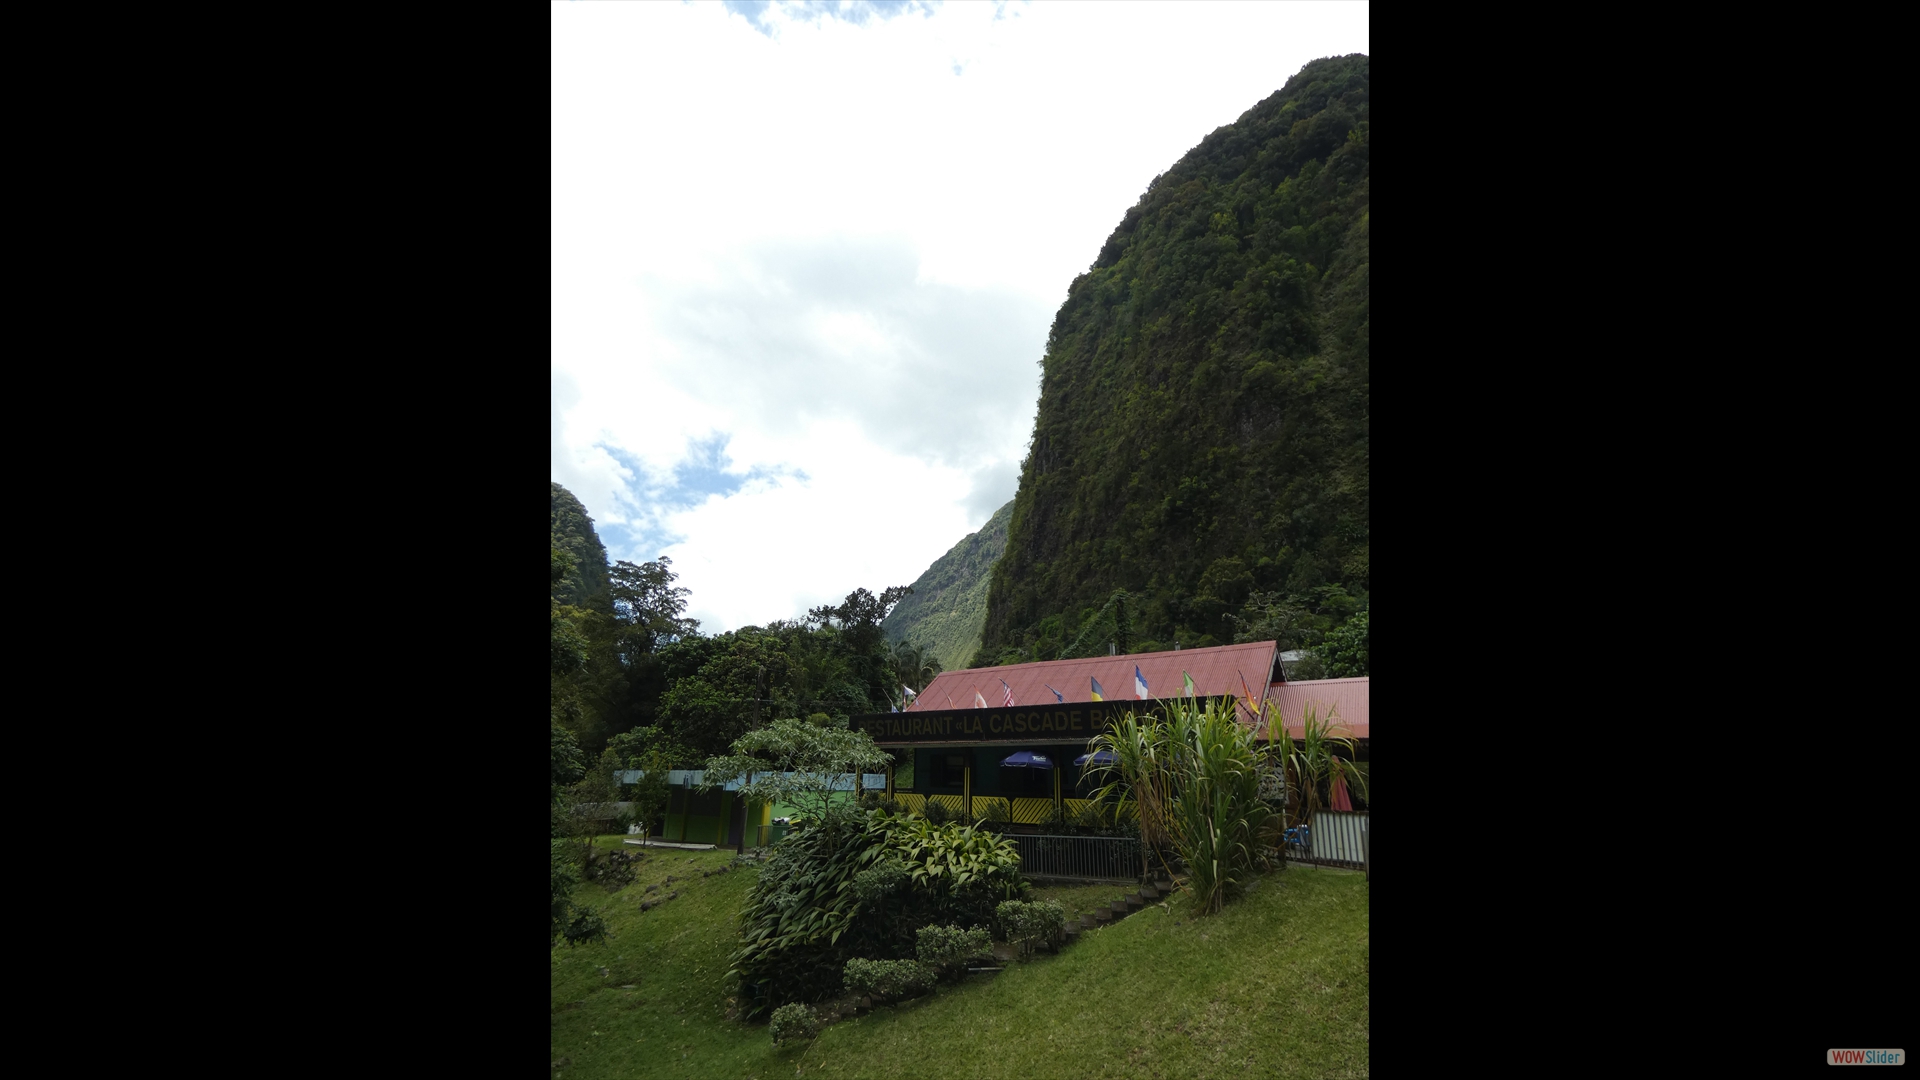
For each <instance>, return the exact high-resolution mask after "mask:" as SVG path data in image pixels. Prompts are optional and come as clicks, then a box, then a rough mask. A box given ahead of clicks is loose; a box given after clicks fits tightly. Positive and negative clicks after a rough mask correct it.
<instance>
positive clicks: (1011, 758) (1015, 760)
mask: <svg viewBox="0 0 1920 1080" xmlns="http://www.w3.org/2000/svg"><path fill="white" fill-rule="evenodd" d="M1000 764H1001V765H1003V766H1013V767H1015V768H1021V769H1051V768H1053V762H1051V761H1049V760H1047V755H1045V754H1036V753H1034V752H1033V751H1031V750H1022V751H1020V752H1019V753H1017V754H1009V755H1008V756H1007V759H1006V760H1005V761H1002V762H1001V763H1000Z"/></svg>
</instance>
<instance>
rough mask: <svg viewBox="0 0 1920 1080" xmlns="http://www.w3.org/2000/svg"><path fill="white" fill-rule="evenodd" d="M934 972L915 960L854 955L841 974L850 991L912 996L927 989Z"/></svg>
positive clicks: (890, 995) (933, 977)
mask: <svg viewBox="0 0 1920 1080" xmlns="http://www.w3.org/2000/svg"><path fill="white" fill-rule="evenodd" d="M937 975H938V972H936V971H934V970H933V969H931V968H928V967H926V966H925V965H923V964H921V963H920V962H919V961H917V960H862V959H860V958H858V957H855V958H854V959H852V960H849V961H847V965H846V968H845V969H844V970H843V971H842V974H841V978H842V981H843V983H844V985H845V986H846V988H847V991H848V992H849V993H853V994H879V995H883V996H885V997H912V996H913V995H915V994H924V993H926V992H927V990H928V988H930V987H931V986H932V985H933V981H934V979H935V977H936V976H937Z"/></svg>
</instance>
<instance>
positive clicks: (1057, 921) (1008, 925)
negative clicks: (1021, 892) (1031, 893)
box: [994, 900, 1067, 956]
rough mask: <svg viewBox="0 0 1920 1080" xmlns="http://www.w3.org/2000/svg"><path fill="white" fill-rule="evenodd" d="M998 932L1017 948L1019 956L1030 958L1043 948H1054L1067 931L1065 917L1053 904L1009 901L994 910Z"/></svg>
mask: <svg viewBox="0 0 1920 1080" xmlns="http://www.w3.org/2000/svg"><path fill="white" fill-rule="evenodd" d="M994 915H995V916H997V917H998V918H999V920H1000V929H1001V932H1002V933H1004V934H1005V935H1006V938H1007V940H1008V941H1010V942H1012V943H1013V944H1015V945H1018V946H1019V947H1020V955H1022V956H1031V955H1033V951H1034V949H1036V948H1038V947H1040V946H1042V945H1053V944H1054V943H1056V942H1058V941H1059V940H1060V937H1061V935H1062V934H1063V933H1065V931H1066V925H1067V913H1066V911H1065V910H1064V909H1062V908H1061V907H1060V905H1059V903H1057V902H1056V901H1053V900H1042V901H1039V902H1037V903H1028V902H1026V901H1022V900H1008V901H1006V902H1004V903H1002V904H1001V905H1000V906H999V907H997V908H995V909H994Z"/></svg>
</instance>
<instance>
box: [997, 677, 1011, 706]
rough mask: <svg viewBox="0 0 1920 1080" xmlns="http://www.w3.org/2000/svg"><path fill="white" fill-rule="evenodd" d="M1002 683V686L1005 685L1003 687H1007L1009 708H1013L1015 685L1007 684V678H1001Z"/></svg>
mask: <svg viewBox="0 0 1920 1080" xmlns="http://www.w3.org/2000/svg"><path fill="white" fill-rule="evenodd" d="M1000 685H1001V686H1003V687H1006V691H1007V708H1009V709H1011V708H1013V687H1011V686H1007V680H1005V679H1001V680H1000Z"/></svg>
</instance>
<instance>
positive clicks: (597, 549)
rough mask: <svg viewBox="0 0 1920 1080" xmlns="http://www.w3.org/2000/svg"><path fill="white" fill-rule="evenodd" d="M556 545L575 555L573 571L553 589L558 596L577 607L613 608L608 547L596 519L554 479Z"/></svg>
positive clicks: (554, 541) (571, 493) (609, 609)
mask: <svg viewBox="0 0 1920 1080" xmlns="http://www.w3.org/2000/svg"><path fill="white" fill-rule="evenodd" d="M547 482H548V483H549V484H552V486H553V546H554V547H557V548H559V549H560V550H562V551H564V552H566V553H567V554H569V555H571V556H573V572H572V573H570V574H568V575H567V576H566V577H565V578H564V579H562V580H561V582H560V585H559V586H558V587H557V588H555V589H554V590H553V596H554V599H556V600H558V601H560V602H561V603H562V604H572V605H573V606H574V607H581V608H584V607H593V608H596V609H604V610H608V611H611V610H612V608H611V607H610V602H609V601H608V599H607V548H606V545H604V544H602V543H601V542H600V534H599V533H597V532H595V531H594V529H593V519H592V518H590V517H588V516H587V508H586V507H584V506H582V505H580V500H579V499H576V498H574V495H573V492H571V491H568V490H567V489H566V488H564V487H561V486H560V485H559V484H556V483H554V482H553V481H551V480H549V481H547Z"/></svg>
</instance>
